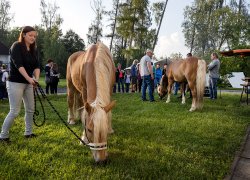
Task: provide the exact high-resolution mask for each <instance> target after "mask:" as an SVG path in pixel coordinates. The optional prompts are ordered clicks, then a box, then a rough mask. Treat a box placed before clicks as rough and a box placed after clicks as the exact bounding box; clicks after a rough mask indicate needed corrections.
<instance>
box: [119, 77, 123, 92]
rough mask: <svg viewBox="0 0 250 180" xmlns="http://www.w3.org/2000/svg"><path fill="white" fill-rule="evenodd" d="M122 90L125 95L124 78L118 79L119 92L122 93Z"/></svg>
mask: <svg viewBox="0 0 250 180" xmlns="http://www.w3.org/2000/svg"><path fill="white" fill-rule="evenodd" d="M120 86H121V87H120ZM121 88H122V92H123V93H124V81H123V78H119V79H118V92H121Z"/></svg>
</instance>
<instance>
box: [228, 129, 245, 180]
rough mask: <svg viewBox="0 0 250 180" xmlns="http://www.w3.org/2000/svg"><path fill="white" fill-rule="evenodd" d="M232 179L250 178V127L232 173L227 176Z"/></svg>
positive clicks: (236, 157)
mask: <svg viewBox="0 0 250 180" xmlns="http://www.w3.org/2000/svg"><path fill="white" fill-rule="evenodd" d="M225 179H226V180H227V179H230V180H249V179H250V127H248V130H247V133H246V137H245V141H244V142H243V144H242V147H241V150H240V151H239V152H238V153H237V155H236V156H235V158H234V162H233V164H232V168H231V174H230V175H229V176H228V177H226V178H225Z"/></svg>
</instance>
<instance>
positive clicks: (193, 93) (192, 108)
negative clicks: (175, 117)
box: [188, 81, 197, 112]
mask: <svg viewBox="0 0 250 180" xmlns="http://www.w3.org/2000/svg"><path fill="white" fill-rule="evenodd" d="M188 85H189V88H190V90H191V93H192V96H193V97H192V105H191V108H190V110H189V111H190V112H192V111H195V110H196V99H197V92H196V85H195V82H190V81H189V82H188Z"/></svg>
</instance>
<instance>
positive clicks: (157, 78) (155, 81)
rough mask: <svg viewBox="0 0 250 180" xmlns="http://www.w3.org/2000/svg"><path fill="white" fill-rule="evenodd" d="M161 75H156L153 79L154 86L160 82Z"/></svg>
mask: <svg viewBox="0 0 250 180" xmlns="http://www.w3.org/2000/svg"><path fill="white" fill-rule="evenodd" d="M160 81H161V77H156V78H155V80H154V86H155V87H157V85H158V84H160Z"/></svg>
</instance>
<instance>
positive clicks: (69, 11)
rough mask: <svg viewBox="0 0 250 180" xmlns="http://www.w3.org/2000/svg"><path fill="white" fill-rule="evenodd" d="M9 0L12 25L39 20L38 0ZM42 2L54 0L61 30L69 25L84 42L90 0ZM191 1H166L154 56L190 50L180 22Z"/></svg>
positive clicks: (107, 1)
mask: <svg viewBox="0 0 250 180" xmlns="http://www.w3.org/2000/svg"><path fill="white" fill-rule="evenodd" d="M8 1H9V2H10V5H11V8H10V13H11V14H12V15H13V20H12V22H11V23H10V26H11V27H20V26H25V25H29V26H34V25H39V24H41V12H40V0H8ZM153 1H154V2H157V1H160V0H153ZM45 2H50V3H54V2H56V5H57V6H59V9H58V14H60V16H61V17H62V18H63V24H62V26H61V28H62V30H63V33H64V34H65V32H66V31H68V30H69V29H72V30H73V31H74V32H76V33H77V34H78V35H79V36H80V37H81V38H82V39H84V41H85V44H87V38H86V34H87V33H88V27H89V26H90V24H91V21H92V20H93V19H94V18H95V14H94V12H93V10H92V9H91V3H92V4H93V2H92V0H45ZM150 2H152V0H151V1H150ZM192 2H193V0H169V1H168V4H167V7H166V12H165V15H164V18H163V21H162V26H161V29H160V32H159V36H158V42H157V45H156V47H155V50H154V53H155V56H156V58H158V59H160V58H161V57H166V56H167V57H169V56H170V55H171V54H172V53H181V54H182V55H183V56H184V57H185V55H186V54H187V53H188V52H189V50H188V48H187V47H185V42H184V36H183V33H182V27H181V24H182V22H183V10H184V8H185V7H186V6H187V5H191V3H192ZM102 3H103V6H104V7H105V8H106V10H110V8H111V7H112V0H102ZM103 25H104V27H103V28H104V33H106V32H108V28H106V25H107V24H106V23H103ZM102 41H103V42H104V43H105V44H106V45H107V46H109V41H108V39H105V38H104V39H102Z"/></svg>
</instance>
